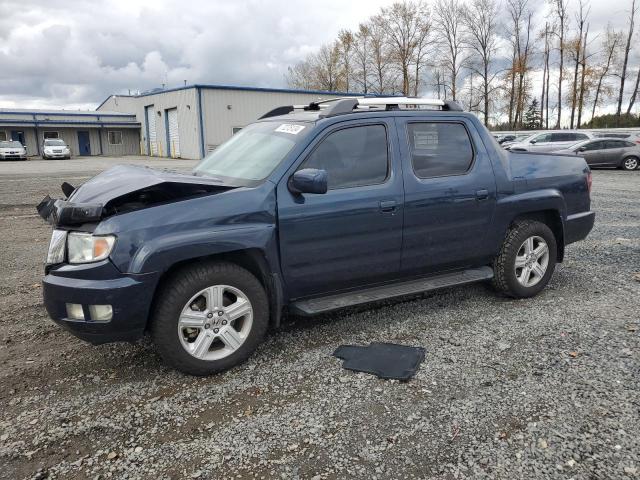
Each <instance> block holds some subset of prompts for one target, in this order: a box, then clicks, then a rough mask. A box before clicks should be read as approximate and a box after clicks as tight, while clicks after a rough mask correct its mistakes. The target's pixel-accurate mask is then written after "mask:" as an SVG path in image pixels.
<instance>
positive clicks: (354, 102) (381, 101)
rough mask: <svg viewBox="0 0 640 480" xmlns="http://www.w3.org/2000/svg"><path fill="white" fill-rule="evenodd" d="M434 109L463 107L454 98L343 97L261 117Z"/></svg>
mask: <svg viewBox="0 0 640 480" xmlns="http://www.w3.org/2000/svg"><path fill="white" fill-rule="evenodd" d="M425 109H428V110H432V109H440V110H445V111H451V112H462V111H463V110H462V107H460V105H459V104H458V103H457V102H455V101H452V100H440V99H433V98H420V97H341V98H332V99H329V100H321V101H318V102H311V103H309V104H308V105H290V106H284V107H277V108H274V109H273V110H271V111H269V112H267V113H265V114H264V115H263V116H262V117H260V119H263V118H269V117H275V116H277V115H286V114H287V113H291V112H293V111H294V110H304V111H322V113H321V114H320V118H328V117H335V116H336V115H343V114H345V113H353V112H354V110H359V111H366V110H373V111H380V110H425Z"/></svg>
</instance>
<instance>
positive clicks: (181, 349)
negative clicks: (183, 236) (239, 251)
mask: <svg viewBox="0 0 640 480" xmlns="http://www.w3.org/2000/svg"><path fill="white" fill-rule="evenodd" d="M157 298H158V300H157V302H156V305H155V308H154V313H153V318H152V325H151V334H152V338H153V342H154V344H155V345H156V347H157V348H158V351H159V353H160V356H161V357H162V359H163V360H164V361H165V362H166V363H167V364H168V365H170V366H171V367H173V368H175V369H177V370H180V371H181V372H184V373H187V374H190V375H210V374H212V373H217V372H221V371H223V370H227V369H229V368H231V367H233V366H235V365H237V364H239V363H241V362H243V361H245V360H246V359H247V358H248V357H249V356H250V355H251V353H253V351H254V350H255V349H256V348H257V346H258V344H259V343H260V341H261V340H262V338H263V336H264V334H265V332H266V330H267V325H268V319H269V304H268V301H267V295H266V293H265V291H264V288H263V287H262V285H261V283H260V282H259V281H258V280H257V279H256V278H255V277H254V276H253V275H252V274H251V273H249V272H248V271H247V270H245V269H243V268H241V267H239V266H237V265H234V264H231V263H205V264H202V265H193V266H190V267H186V268H183V269H181V270H179V271H178V272H176V273H175V274H174V275H172V277H171V278H170V279H169V280H168V281H167V282H165V283H164V285H163V286H162V287H161V290H160V291H159V292H158V295H157Z"/></svg>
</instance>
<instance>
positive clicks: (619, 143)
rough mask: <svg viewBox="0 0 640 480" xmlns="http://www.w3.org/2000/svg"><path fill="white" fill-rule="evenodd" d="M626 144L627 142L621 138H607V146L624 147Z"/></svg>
mask: <svg viewBox="0 0 640 480" xmlns="http://www.w3.org/2000/svg"><path fill="white" fill-rule="evenodd" d="M624 144H625V142H623V141H621V140H607V147H606V148H622V147H624V146H625V145H624Z"/></svg>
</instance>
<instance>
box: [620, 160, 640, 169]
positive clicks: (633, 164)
mask: <svg viewBox="0 0 640 480" xmlns="http://www.w3.org/2000/svg"><path fill="white" fill-rule="evenodd" d="M639 164H640V163H639V162H638V159H637V158H636V157H627V158H625V159H624V160H622V164H621V166H622V169H623V170H627V171H631V170H635V169H636V168H638V165H639Z"/></svg>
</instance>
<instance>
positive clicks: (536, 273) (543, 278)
mask: <svg viewBox="0 0 640 480" xmlns="http://www.w3.org/2000/svg"><path fill="white" fill-rule="evenodd" d="M527 241H531V242H532V243H530V244H528V245H526V244H525V242H527ZM543 244H544V245H546V256H544V254H545V251H544V248H542V247H543ZM527 247H528V250H527ZM527 251H529V252H531V253H530V254H527ZM557 253H558V250H557V243H556V238H555V236H554V234H553V232H552V231H551V229H550V228H549V227H548V226H547V225H545V224H544V223H541V222H537V221H534V220H520V221H517V222H516V223H514V224H513V225H512V226H511V228H510V229H509V231H508V232H507V235H506V237H505V239H504V242H503V244H502V247H501V249H500V253H499V254H498V255H497V256H496V258H495V260H494V262H493V274H494V276H493V280H492V283H493V286H494V288H495V289H496V290H498V291H499V292H501V293H503V294H505V295H507V296H509V297H513V298H528V297H533V296H534V295H537V294H538V293H540V291H541V290H542V289H544V287H545V286H546V285H547V284H548V283H549V280H550V279H551V276H552V275H553V271H554V269H555V266H556V260H557ZM539 254H540V255H541V256H540V257H539V258H536V257H537V256H538V255H539ZM527 255H529V256H527ZM516 260H518V262H519V264H520V265H523V267H516ZM535 264H537V265H538V267H536V266H535ZM545 265H546V266H545ZM543 267H544V268H543ZM525 268H528V269H529V270H528V272H529V273H528V276H527V272H526V271H525ZM518 272H519V273H518ZM540 273H542V275H540ZM527 278H528V279H529V281H526V280H527Z"/></svg>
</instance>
